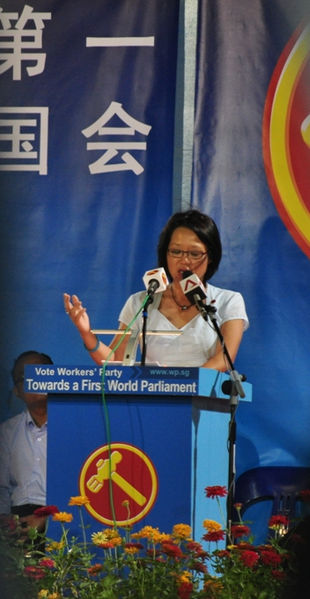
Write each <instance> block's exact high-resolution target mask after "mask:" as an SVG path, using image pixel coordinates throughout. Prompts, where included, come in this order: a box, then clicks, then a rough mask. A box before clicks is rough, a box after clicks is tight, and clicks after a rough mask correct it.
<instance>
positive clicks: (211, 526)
mask: <svg viewBox="0 0 310 599" xmlns="http://www.w3.org/2000/svg"><path fill="white" fill-rule="evenodd" d="M202 524H203V527H204V528H206V530H207V531H208V532H217V531H218V530H221V528H222V526H221V524H219V523H218V522H216V521H215V520H204V521H203V523H202Z"/></svg>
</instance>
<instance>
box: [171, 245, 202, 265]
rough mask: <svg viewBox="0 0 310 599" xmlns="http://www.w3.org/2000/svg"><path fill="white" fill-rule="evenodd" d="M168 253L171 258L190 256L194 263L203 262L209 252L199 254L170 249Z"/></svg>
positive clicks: (197, 252) (191, 251) (195, 251)
mask: <svg viewBox="0 0 310 599" xmlns="http://www.w3.org/2000/svg"><path fill="white" fill-rule="evenodd" d="M167 253H168V255H169V256H171V258H183V256H188V258H190V260H193V262H195V261H198V260H201V259H202V258H203V257H204V256H206V255H207V253H208V252H199V251H197V250H188V251H187V250H179V249H177V248H172V249H170V248H168V250H167Z"/></svg>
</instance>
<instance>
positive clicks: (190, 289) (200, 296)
mask: <svg viewBox="0 0 310 599" xmlns="http://www.w3.org/2000/svg"><path fill="white" fill-rule="evenodd" d="M180 285H181V288H182V291H183V293H184V295H186V297H187V299H189V301H190V303H191V304H194V305H195V306H196V307H197V308H198V309H199V308H200V307H201V304H202V300H204V299H206V297H207V293H206V290H205V288H204V286H203V284H202V282H201V280H200V279H199V277H198V275H196V274H195V273H193V272H192V271H191V270H185V271H184V272H183V279H182V281H180Z"/></svg>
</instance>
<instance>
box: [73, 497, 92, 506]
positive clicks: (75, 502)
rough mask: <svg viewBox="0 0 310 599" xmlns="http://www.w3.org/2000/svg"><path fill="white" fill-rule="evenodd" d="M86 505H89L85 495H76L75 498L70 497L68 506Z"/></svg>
mask: <svg viewBox="0 0 310 599" xmlns="http://www.w3.org/2000/svg"><path fill="white" fill-rule="evenodd" d="M87 503H89V499H88V497H86V495H78V496H77V497H70V501H69V503H68V505H86V504H87Z"/></svg>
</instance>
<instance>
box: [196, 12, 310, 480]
mask: <svg viewBox="0 0 310 599" xmlns="http://www.w3.org/2000/svg"><path fill="white" fill-rule="evenodd" d="M307 15H308V16H309V13H308V3H306V2H304V1H297V2H296V3H294V5H292V4H291V3H288V2H286V1H285V0H273V1H272V2H269V1H268V2H265V1H259V0H254V1H252V2H250V3H249V2H247V1H246V0H239V1H238V2H234V1H233V0H216V1H212V0H210V1H208V2H205V1H204V0H201V1H200V2H199V17H198V44H197V86H196V116H195V139H194V162H193V185H192V192H193V194H192V203H193V205H194V206H196V207H199V208H200V209H202V210H204V211H205V212H207V213H209V214H210V215H211V216H212V217H213V218H214V219H215V220H216V222H217V224H218V226H219V229H220V232H221V236H222V241H223V248H224V253H223V260H222V264H221V266H220V269H219V271H218V273H217V274H216V276H215V277H214V278H213V281H212V282H214V284H217V285H219V286H222V287H226V288H231V289H236V290H239V291H241V293H242V294H243V296H244V298H245V301H246V305H247V310H248V315H249V318H250V323H251V324H250V329H249V330H248V331H247V332H246V334H245V336H244V340H243V342H242V347H241V350H240V352H239V355H238V359H237V362H236V368H237V370H239V372H242V373H245V374H246V376H247V378H248V380H249V381H250V382H251V383H252V384H253V403H252V405H242V406H241V405H240V406H239V409H238V412H237V424H238V426H237V473H238V474H240V473H241V472H242V471H243V470H246V469H248V468H251V467H255V466H257V465H304V466H306V465H309V463H310V443H309V428H310V410H309V385H308V378H309V377H308V370H309V349H308V346H309V341H308V338H309V331H310V312H309V306H308V303H309V302H308V296H309V281H310V262H309V237H310V229H308V234H307V233H304V235H303V240H302V241H300V239H301V237H300V236H299V238H298V236H297V234H296V230H295V228H294V222H293V221H294V218H293V217H292V215H290V216H288V215H287V214H284V209H283V208H282V209H281V208H279V206H280V203H281V202H282V206H284V205H285V202H286V201H287V202H290V201H291V198H292V196H290V198H289V199H287V198H285V197H284V196H285V190H284V192H283V189H282V190H281V189H280V191H279V188H277V187H276V185H275V184H274V180H273V172H272V169H273V170H275V169H276V168H277V169H278V171H280V177H279V181H278V186H279V187H280V188H281V185H282V181H283V180H284V181H287V184H288V183H289V182H290V181H291V180H293V182H294V186H295V187H294V189H295V188H297V187H298V184H299V180H301V179H303V182H304V186H303V187H302V185H301V186H300V187H299V192H298V193H299V202H300V204H303V205H304V206H305V213H307V212H309V200H310V196H309V174H307V173H309V166H310V151H309V144H308V147H307V143H306V142H307V138H306V136H305V134H304V140H303V139H302V136H301V123H303V122H305V119H306V118H307V116H308V114H309V113H310V102H309V86H307V87H306V88H303V89H301V90H300V89H298V102H297V100H296V101H294V102H293V100H292V102H291V103H290V106H289V108H288V111H287V114H285V106H284V104H283V106H284V108H283V113H282V116H281V118H282V120H283V121H284V126H285V123H287V128H288V129H287V131H288V132H289V133H287V139H284V141H285V143H286V149H285V152H287V154H288V157H287V159H288V162H289V163H290V167H289V168H288V165H287V164H285V162H284V161H283V163H282V162H281V163H280V165H279V164H278V165H277V164H276V161H277V160H278V158H279V155H278V150H279V152H283V154H284V150H283V147H281V135H280V134H281V132H280V130H278V132H277V133H278V135H279V137H277V135H275V134H274V132H272V131H271V128H270V123H269V119H268V115H269V116H270V114H269V113H270V106H269V104H270V103H272V106H273V111H274V112H273V117H274V116H278V115H277V112H276V106H275V102H274V98H275V85H276V83H275V81H279V79H280V75H281V73H283V70H284V66H285V65H286V64H287V60H288V55H289V50H290V49H292V47H293V46H294V43H295V42H296V40H298V38H299V36H300V35H301V34H302V33H303V32H304V31H305V28H306V25H307V22H308V19H306V17H307ZM309 58H310V52H309V44H308V47H307V48H306V52H305V56H304V62H303V77H304V79H305V73H308V75H309ZM295 62H296V61H295ZM291 63H292V60H291ZM291 63H290V64H291ZM293 66H294V64H293ZM300 73H301V69H299V70H298V69H297V68H296V64H295V66H294V69H293V70H292V72H291V73H290V78H289V83H290V85H291V87H292V89H293V90H294V83H296V85H297V84H298V85H299V87H300V79H299V78H298V75H300ZM306 80H307V81H309V77H308V79H306ZM298 82H299V83H298ZM297 87H298V86H297ZM278 91H279V90H278ZM296 96H297V92H296ZM263 140H264V145H263ZM303 141H304V142H305V143H303ZM272 143H273V144H275V146H276V150H277V151H276V152H275V151H274V150H273V154H276V156H273V160H274V161H273V162H270V161H269V160H268V151H269V150H270V147H269V148H268V147H267V146H271V145H272ZM298 147H300V148H301V147H302V151H303V154H302V161H300V160H298V156H301V154H300V151H301V150H299V151H298V152H297V154H296V151H297V148H298ZM293 156H294V160H293ZM297 163H298V168H299V171H298V172H297ZM306 181H308V185H307V186H306V185H305V182H306ZM292 188H293V187H292ZM281 194H282V197H281ZM296 198H297V192H296ZM296 204H297V200H296ZM295 207H296V205H295V206H294V209H295ZM305 218H306V217H305Z"/></svg>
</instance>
